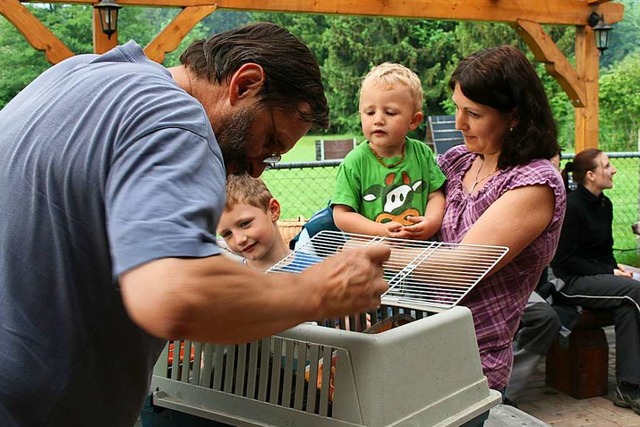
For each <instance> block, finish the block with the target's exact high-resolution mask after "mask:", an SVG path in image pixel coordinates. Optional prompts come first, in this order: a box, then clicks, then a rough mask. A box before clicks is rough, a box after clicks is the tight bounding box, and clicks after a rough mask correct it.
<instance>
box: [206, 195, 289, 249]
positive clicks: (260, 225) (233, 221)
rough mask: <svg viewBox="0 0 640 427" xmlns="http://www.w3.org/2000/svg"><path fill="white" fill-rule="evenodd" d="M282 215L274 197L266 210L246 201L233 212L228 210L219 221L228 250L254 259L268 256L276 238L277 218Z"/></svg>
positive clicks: (235, 207) (234, 207)
mask: <svg viewBox="0 0 640 427" xmlns="http://www.w3.org/2000/svg"><path fill="white" fill-rule="evenodd" d="M279 217H280V205H279V204H278V202H277V201H276V200H275V199H271V200H270V201H269V206H268V207H267V210H266V211H265V210H264V209H262V208H258V207H255V206H253V205H249V204H245V203H237V204H236V205H235V206H233V208H232V209H231V210H230V211H227V210H225V211H224V213H223V214H222V217H221V218H220V222H219V224H218V234H219V235H220V236H221V237H222V238H223V239H224V240H225V242H226V243H227V245H229V249H231V250H232V251H233V252H235V253H237V254H238V255H241V256H243V257H244V258H247V259H248V260H251V261H257V260H261V259H263V258H265V257H267V256H268V255H269V253H270V252H271V250H272V249H273V247H274V244H275V241H276V240H275V239H276V238H277V236H278V235H277V233H276V227H277V223H276V221H277V220H278V218H279Z"/></svg>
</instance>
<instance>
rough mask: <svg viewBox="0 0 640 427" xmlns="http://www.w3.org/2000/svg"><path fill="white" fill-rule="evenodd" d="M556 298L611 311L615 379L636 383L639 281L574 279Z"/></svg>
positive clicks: (639, 368)
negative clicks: (614, 343)
mask: <svg viewBox="0 0 640 427" xmlns="http://www.w3.org/2000/svg"><path fill="white" fill-rule="evenodd" d="M560 299H561V303H562V304H567V305H580V306H582V307H584V308H586V309H593V310H612V311H613V312H614V315H615V330H616V377H617V380H618V381H625V382H629V383H633V384H640V282H639V281H637V280H633V279H630V278H628V277H621V276H614V275H613V274H597V275H594V276H582V277H577V278H574V279H572V280H570V281H569V282H568V283H567V284H566V285H565V287H564V288H563V289H562V291H560Z"/></svg>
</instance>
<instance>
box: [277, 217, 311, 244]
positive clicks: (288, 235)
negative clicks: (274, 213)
mask: <svg viewBox="0 0 640 427" xmlns="http://www.w3.org/2000/svg"><path fill="white" fill-rule="evenodd" d="M306 223H307V220H306V219H304V217H303V216H299V217H297V218H289V219H281V220H279V221H278V228H279V229H280V234H281V235H282V238H283V239H284V241H285V243H286V244H287V245H288V244H289V242H290V241H291V239H293V238H294V236H295V235H296V234H298V233H299V232H300V230H302V227H303V226H304V225H305V224H306Z"/></svg>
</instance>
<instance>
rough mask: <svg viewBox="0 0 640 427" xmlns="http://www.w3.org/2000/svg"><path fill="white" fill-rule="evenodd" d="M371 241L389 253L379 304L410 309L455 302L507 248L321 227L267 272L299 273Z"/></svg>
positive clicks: (441, 306) (475, 283)
mask: <svg viewBox="0 0 640 427" xmlns="http://www.w3.org/2000/svg"><path fill="white" fill-rule="evenodd" d="M374 244H386V245H388V246H389V247H391V258H390V259H389V260H388V261H387V262H385V263H384V265H383V267H384V278H385V279H386V280H387V282H388V283H389V289H388V290H387V292H385V294H383V295H382V303H384V304H387V305H390V306H402V307H407V308H415V309H424V308H425V307H438V308H450V307H453V306H454V305H456V304H458V303H459V302H460V300H462V298H464V296H465V295H467V294H468V293H469V291H471V289H472V288H473V287H474V286H475V285H477V284H478V282H480V280H482V278H483V277H484V276H485V275H486V274H487V273H488V272H489V271H490V270H491V269H492V268H493V267H494V266H495V265H496V264H497V263H498V262H499V261H500V260H501V259H502V258H503V257H504V255H505V254H506V253H507V251H508V248H507V247H503V246H488V245H468V244H458V243H442V242H430V241H421V240H409V239H394V238H386V237H376V236H368V235H361V234H352V233H342V232H336V231H322V232H320V233H318V234H316V235H315V236H313V237H312V238H311V239H310V240H309V241H307V242H306V243H305V244H303V245H302V246H301V247H300V248H299V249H297V250H295V251H294V252H292V253H291V254H289V255H288V256H287V257H285V258H284V259H282V260H281V261H280V262H278V263H277V264H276V265H274V266H273V267H272V268H271V269H269V271H270V272H294V273H295V272H301V271H303V270H304V269H306V268H307V267H310V266H312V265H314V264H317V263H318V262H320V261H322V260H324V259H325V258H328V257H330V256H332V255H338V256H339V253H340V252H342V251H345V250H348V249H352V248H362V247H365V246H369V245H374Z"/></svg>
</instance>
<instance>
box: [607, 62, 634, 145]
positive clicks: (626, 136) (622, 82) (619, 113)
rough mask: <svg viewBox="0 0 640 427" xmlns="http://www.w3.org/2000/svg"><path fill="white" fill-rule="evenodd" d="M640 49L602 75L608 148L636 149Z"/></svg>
mask: <svg viewBox="0 0 640 427" xmlns="http://www.w3.org/2000/svg"><path fill="white" fill-rule="evenodd" d="M638 88H640V51H638V52H635V53H633V54H631V55H629V56H627V57H625V58H624V59H623V60H622V61H620V62H618V63H616V64H614V65H613V66H612V67H611V68H609V69H607V70H606V71H605V72H603V74H602V76H601V77H600V111H601V112H606V113H605V114H601V115H600V118H601V120H600V123H601V126H602V128H603V132H600V134H601V140H602V143H603V146H604V147H606V149H607V150H609V151H635V150H637V147H638V145H637V144H638V129H639V127H640V96H638V95H639V94H638Z"/></svg>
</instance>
